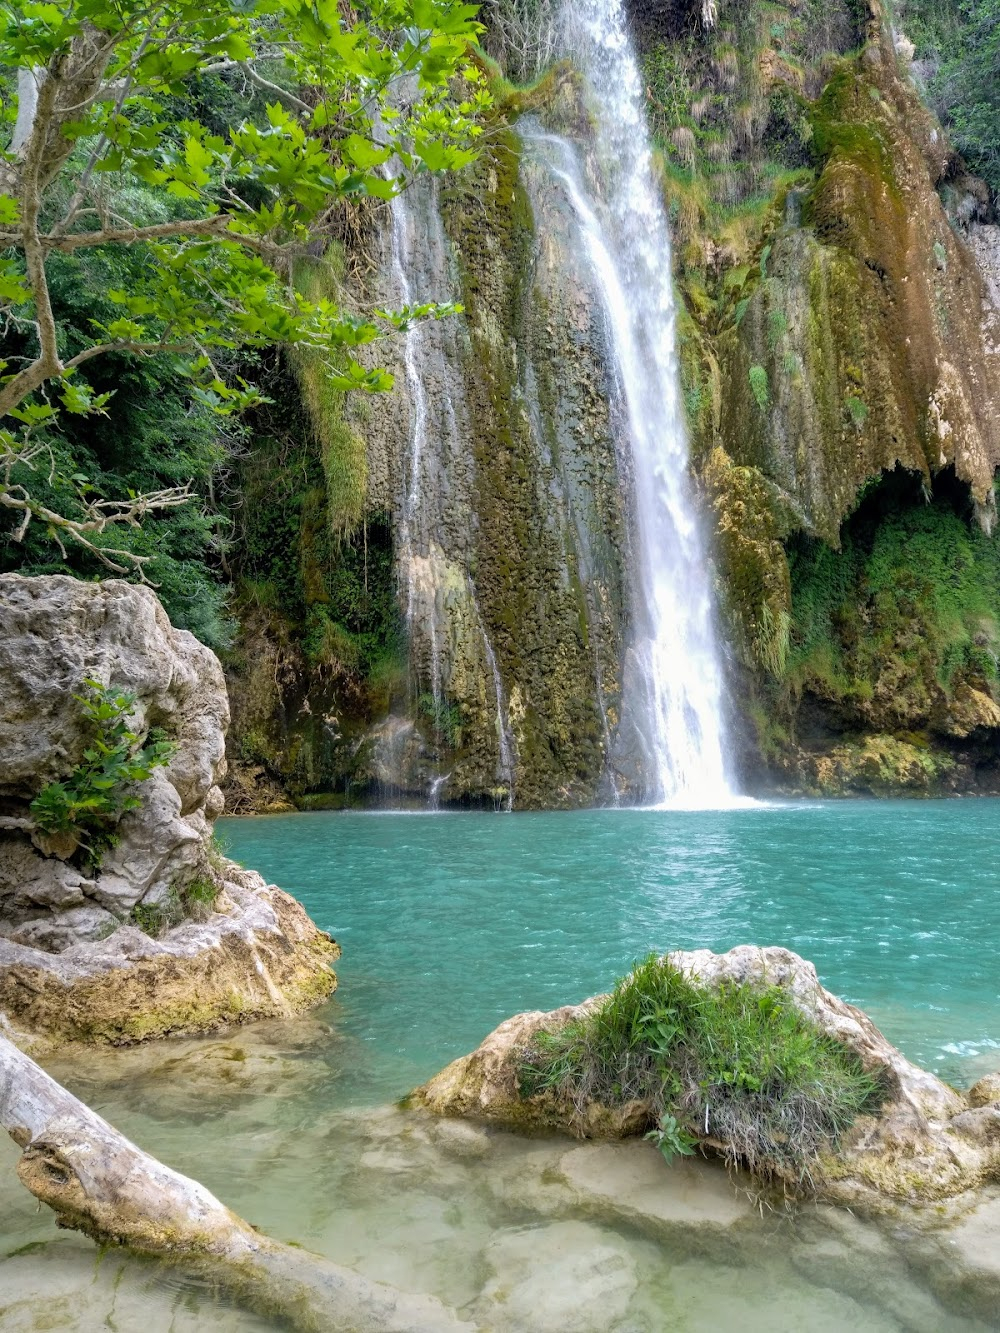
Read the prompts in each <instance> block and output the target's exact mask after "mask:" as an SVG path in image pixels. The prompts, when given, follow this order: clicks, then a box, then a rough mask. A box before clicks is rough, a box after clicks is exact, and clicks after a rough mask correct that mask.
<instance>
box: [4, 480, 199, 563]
mask: <svg viewBox="0 0 1000 1333" xmlns="http://www.w3.org/2000/svg"><path fill="white" fill-rule="evenodd" d="M17 461H18V460H17V459H16V458H15V459H13V460H10V462H12V463H13V462H17ZM20 461H24V460H23V459H22V460H20ZM28 466H30V463H29V464H28ZM194 498H195V497H194V494H193V492H192V490H191V487H190V485H187V486H174V487H170V488H169V489H167V490H162V491H150V492H148V493H147V494H145V495H137V496H135V497H134V498H133V499H130V500H96V501H94V502H93V503H92V504H89V505H87V506H86V508H85V510H84V513H85V514H86V515H87V517H86V518H83V519H74V518H66V517H65V515H63V514H57V513H56V512H55V510H53V509H49V508H47V507H46V506H45V505H43V504H41V503H40V502H39V501H38V500H33V499H32V498H31V496H30V494H29V493H28V491H26V490H25V488H24V487H23V486H9V485H7V486H5V485H3V484H2V483H0V506H3V507H4V508H5V509H14V510H17V511H19V512H20V513H21V514H23V516H24V518H23V521H22V523H21V524H20V526H19V528H18V530H17V532H16V533H15V534H14V535H15V539H16V540H18V541H21V540H23V538H24V535H25V533H26V532H27V530H28V525H29V524H30V523H31V520H32V519H35V518H37V519H38V520H39V521H40V522H42V523H46V524H47V525H48V526H49V527H50V528H51V529H52V535H53V536H54V538H55V540H56V541H57V542H58V544H59V547H60V549H61V550H62V553H63V559H64V560H65V559H66V558H67V553H66V547H65V546H64V545H63V542H62V540H61V537H60V534H61V533H65V535H66V536H67V537H68V538H69V539H70V540H71V541H72V542H74V543H75V544H76V545H77V546H82V547H83V549H84V550H86V551H89V552H90V553H91V555H94V556H96V557H97V559H98V560H99V561H100V562H101V564H102V565H104V566H105V567H106V568H107V569H110V570H112V571H113V572H114V573H116V574H127V573H129V571H130V569H131V570H132V571H133V572H137V573H138V574H139V576H140V578H141V579H142V581H143V582H144V583H145V582H148V580H147V579H146V577H145V574H144V572H143V568H142V567H143V565H145V564H148V563H149V561H150V560H152V559H153V557H152V556H149V555H137V554H136V553H135V552H133V551H126V550H121V549H118V548H116V547H110V546H108V547H100V546H96V545H95V544H94V543H93V542H92V541H91V540H90V538H89V536H88V535H87V534H88V533H93V534H94V535H95V536H97V535H99V534H100V533H102V532H104V531H105V530H106V529H107V528H108V527H110V526H111V525H112V524H116V523H127V524H128V526H129V527H132V528H138V527H140V526H141V524H142V520H143V519H144V518H145V517H146V515H147V514H152V513H158V512H161V511H162V510H164V509H176V508H178V507H179V506H180V505H185V504H188V503H189V502H190V501H191V500H193V499H194ZM112 556H116V557H117V558H118V559H119V560H124V561H126V562H127V563H126V564H124V565H119V564H116V563H115V561H114V560H112V559H111V557H112Z"/></svg>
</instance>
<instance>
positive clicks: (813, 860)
mask: <svg viewBox="0 0 1000 1333" xmlns="http://www.w3.org/2000/svg"><path fill="white" fill-rule="evenodd" d="M998 817H1000V802H995V801H990V800H982V801H966V802H958V801H926V802H913V801H911V802H888V801H881V802H875V801H872V802H866V801H851V802H836V803H833V802H829V803H822V804H819V803H818V804H795V805H793V804H788V805H782V806H763V805H762V806H758V807H751V808H749V809H742V810H725V811H718V812H711V811H709V812H705V811H701V812H684V811H647V810H597V811H593V810H589V811H583V812H579V813H560V814H550V813H546V814H520V815H515V816H512V817H497V816H495V815H491V814H444V815H433V816H430V815H426V816H425V815H400V814H315V815H290V816H270V817H268V818H265V819H249V820H229V821H224V822H223V824H222V825H221V829H222V834H223V839H224V841H227V842H228V843H229V844H230V847H231V853H232V855H233V856H235V857H236V859H237V860H240V861H243V862H244V863H245V864H247V865H249V866H253V867H255V868H256V869H258V870H260V871H261V872H262V873H263V874H264V875H265V876H268V877H270V878H272V879H274V880H276V881H277V882H278V883H280V884H281V885H282V886H283V887H284V888H286V889H288V891H289V892H290V893H293V894H295V895H296V897H298V898H299V899H301V901H302V902H303V903H305V905H306V907H307V908H308V910H309V912H310V913H311V915H312V916H313V918H314V919H315V920H316V921H317V922H318V923H319V924H320V925H321V926H323V927H324V929H327V930H329V931H331V933H332V934H333V935H334V936H335V937H336V938H337V939H338V940H339V942H340V944H341V946H342V948H343V951H344V954H343V958H342V960H341V962H340V964H339V965H338V968H337V971H338V974H339V976H340V978H341V987H342V988H341V991H340V993H339V995H338V997H337V998H336V999H335V1000H334V1002H333V1004H332V1006H331V1015H332V1016H334V1017H335V1021H336V1025H337V1030H338V1033H340V1034H341V1035H342V1036H343V1037H344V1038H346V1039H348V1040H351V1041H355V1042H357V1043H359V1044H360V1046H361V1052H360V1054H359V1058H360V1059H361V1064H360V1066H359V1067H357V1068H355V1069H353V1070H352V1071H351V1073H350V1074H349V1075H347V1076H345V1087H344V1088H343V1090H342V1092H343V1095H344V1096H345V1097H350V1098H351V1099H353V1100H359V1099H360V1100H362V1101H364V1100H371V1101H378V1100H384V1099H385V1098H387V1097H393V1096H398V1095H399V1094H401V1093H403V1092H405V1091H406V1090H407V1088H408V1087H409V1086H411V1085H412V1084H413V1083H415V1082H419V1081H421V1080H423V1079H424V1078H425V1077H427V1076H428V1075H429V1074H431V1073H433V1072H434V1071H435V1070H437V1069H438V1068H440V1067H441V1065H442V1064H444V1063H446V1062H447V1061H448V1060H450V1059H452V1058H454V1057H455V1056H457V1055H461V1054H463V1053H464V1052H465V1051H467V1050H469V1049H470V1048H471V1047H473V1046H475V1045H477V1044H478V1043H479V1042H480V1041H481V1040H482V1038H483V1037H484V1036H485V1035H486V1033H487V1032H489V1031H490V1030H491V1029H492V1028H493V1027H495V1026H496V1024H497V1023H499V1022H500V1021H501V1019H503V1018H506V1017H508V1016H509V1015H510V1014H512V1013H517V1012H519V1011H521V1010H525V1009H552V1008H555V1007H556V1006H557V1005H560V1004H569V1003H572V1002H574V1001H576V1000H580V999H583V998H584V996H587V995H593V994H595V993H598V992H600V991H603V990H606V989H608V988H609V987H610V986H611V985H612V983H613V982H614V980H615V978H616V977H618V976H620V975H621V973H622V972H623V971H625V970H626V969H627V968H628V967H629V966H630V964H631V963H632V962H633V961H634V960H635V959H636V958H640V957H643V956H644V955H645V954H647V953H649V952H650V951H651V950H657V951H660V952H664V951H666V950H668V949H674V948H683V949H691V948H709V949H714V950H717V951H719V950H724V949H729V948H732V946H733V945H736V944H747V943H752V944H762V945H764V944H780V945H784V946H786V947H787V948H790V949H794V950H795V951H796V952H797V953H800V954H802V956H803V957H805V958H809V959H811V960H812V961H813V962H814V963H815V964H816V967H817V969H818V971H819V975H820V978H821V980H822V981H823V982H824V984H825V985H826V986H827V987H828V988H829V989H830V990H833V991H835V992H836V993H838V994H840V995H842V996H844V997H845V998H846V999H849V1000H851V1001H852V1002H853V1003H855V1004H858V1005H860V1006H861V1007H862V1008H864V1009H866V1010H868V1012H870V1013H871V1014H872V1016H873V1017H874V1018H875V1020H876V1022H878V1023H879V1025H880V1026H881V1027H882V1028H883V1030H884V1031H885V1032H886V1034H887V1035H888V1036H889V1037H890V1039H891V1040H892V1041H893V1042H894V1043H895V1044H896V1045H898V1046H899V1047H901V1049H902V1050H903V1051H904V1052H905V1053H906V1054H907V1055H908V1056H909V1057H910V1058H911V1059H913V1060H914V1061H916V1062H917V1063H918V1064H922V1065H924V1066H925V1067H927V1068H930V1069H933V1070H935V1071H936V1072H937V1073H939V1074H940V1075H941V1076H942V1077H945V1078H948V1079H950V1080H952V1081H955V1082H957V1083H960V1084H961V1083H966V1082H969V1081H974V1079H975V1078H976V1077H978V1076H979V1075H980V1074H981V1073H983V1072H986V1071H987V1070H989V1069H993V1068H997V1067H1000V969H998V968H997V967H996V962H995V960H996V950H997V946H998V945H1000V885H998V872H997V864H996V860H997V857H996V853H997V845H998V839H997V820H998Z"/></svg>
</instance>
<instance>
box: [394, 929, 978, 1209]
mask: <svg viewBox="0 0 1000 1333" xmlns="http://www.w3.org/2000/svg"><path fill="white" fill-rule="evenodd" d="M668 957H669V959H670V960H671V962H673V963H674V965H675V966H677V967H679V968H681V969H682V970H683V971H684V972H686V973H687V974H688V975H689V976H690V977H691V978H692V980H694V981H696V982H697V983H698V984H700V985H703V986H705V987H706V988H714V987H718V986H720V985H722V984H724V983H736V984H739V983H744V982H749V983H751V984H754V983H756V984H767V985H769V986H780V987H781V988H782V989H783V990H784V991H785V992H786V993H787V994H788V996H789V997H790V998H791V1000H792V1001H793V1002H794V1003H795V1005H796V1006H797V1007H798V1008H799V1009H800V1010H801V1012H802V1013H804V1014H805V1015H806V1016H807V1017H808V1018H810V1019H811V1020H812V1021H813V1022H814V1023H815V1024H816V1025H817V1026H818V1027H819V1028H820V1029H821V1030H823V1031H824V1032H827V1033H829V1035H830V1036H832V1037H834V1038H835V1039H836V1040H837V1041H839V1042H842V1043H843V1044H844V1045H845V1046H847V1047H848V1048H849V1049H850V1050H852V1051H853V1052H855V1054H857V1055H858V1057H859V1058H860V1060H861V1062H862V1064H863V1065H864V1067H865V1068H866V1069H868V1070H871V1071H878V1072H879V1073H880V1075H881V1078H882V1080H883V1082H884V1085H885V1088H886V1093H887V1095H886V1100H885V1103H884V1105H883V1106H882V1109H881V1111H880V1113H879V1115H878V1116H877V1117H876V1116H867V1117H862V1118H861V1119H859V1121H858V1122H857V1124H856V1125H855V1126H854V1128H853V1129H852V1131H851V1132H850V1134H849V1135H847V1136H846V1137H845V1139H844V1140H843V1141H842V1143H841V1145H840V1147H839V1149H838V1150H837V1152H836V1153H833V1152H831V1153H829V1154H828V1155H827V1156H826V1157H824V1159H823V1160H822V1161H821V1162H820V1163H817V1164H816V1166H815V1167H814V1168H813V1170H812V1175H813V1183H814V1187H815V1189H816V1191H817V1192H818V1193H819V1194H820V1195H821V1196H822V1197H825V1198H828V1199H830V1200H831V1201H834V1202H840V1203H847V1204H850V1205H853V1206H860V1207H864V1208H868V1209H870V1210H872V1211H879V1210H884V1209H885V1208H887V1207H890V1206H892V1205H893V1204H894V1203H895V1202H897V1201H903V1200H905V1201H908V1202H911V1203H917V1204H919V1203H924V1202H927V1201H929V1200H933V1199H942V1198H949V1197H952V1196H956V1195H959V1194H961V1193H963V1192H964V1191H967V1190H970V1189H973V1188H976V1187H978V1186H979V1185H981V1184H982V1183H983V1182H985V1181H988V1180H991V1179H994V1178H996V1177H997V1175H998V1174H1000V1116H998V1113H997V1110H996V1108H995V1107H994V1106H993V1105H988V1104H985V1103H984V1101H982V1100H980V1096H982V1097H985V1093H986V1091H987V1090H989V1091H992V1090H993V1086H992V1084H989V1088H988V1089H984V1090H983V1091H982V1093H981V1094H977V1099H976V1101H975V1102H973V1104H972V1105H971V1106H970V1104H969V1102H967V1101H966V1099H965V1098H963V1097H962V1096H961V1095H960V1094H959V1093H957V1092H956V1091H955V1090H954V1089H953V1088H950V1087H948V1086H947V1085H946V1084H944V1083H942V1082H941V1081H940V1079H938V1078H936V1077H935V1076H934V1075H933V1074H930V1073H927V1072H926V1071H925V1070H922V1069H919V1068H917V1066H915V1065H913V1064H911V1063H910V1061H909V1060H907V1059H906V1057H905V1056H904V1055H902V1054H901V1052H900V1051H898V1050H896V1048H895V1047H894V1046H892V1045H891V1044H890V1043H889V1042H888V1041H887V1040H886V1038H885V1037H884V1036H883V1035H882V1033H881V1032H880V1031H879V1030H878V1028H877V1027H876V1026H875V1024H874V1023H873V1022H872V1021H871V1019H870V1018H868V1016H867V1015H866V1014H864V1013H862V1011H861V1010H860V1009H856V1008H855V1007H854V1006H853V1005H850V1004H847V1003H846V1002H845V1001H843V1000H840V999H838V998H837V997H836V996H835V995H831V994H830V992H829V991H827V990H825V989H824V988H823V986H822V985H821V984H820V982H819V978H818V977H817V975H816V969H815V967H814V966H813V965H812V963H809V962H806V961H805V960H804V959H802V958H800V957H798V955H797V954H794V953H791V952H790V951H789V950H787V949H780V948H765V949H761V948H757V947H756V946H752V945H742V946H740V947H738V948H735V949H731V950H730V951H729V952H728V953H726V954H714V953H711V952H709V951H708V950H707V949H703V950H698V951H696V952H693V953H681V952H678V953H673V954H669V955H668ZM599 999H600V997H596V998H595V999H592V1000H588V1001H585V1002H584V1004H582V1005H576V1006H570V1007H567V1008H563V1009H557V1010H555V1011H554V1012H552V1013H549V1014H543V1013H529V1014H520V1015H517V1016H516V1017H514V1018H511V1019H508V1020H507V1021H506V1022H505V1023H502V1024H501V1025H500V1027H498V1028H497V1029H496V1031H494V1032H492V1033H491V1034H490V1035H489V1036H488V1037H487V1038H486V1040H485V1041H484V1042H483V1044H482V1045H481V1046H480V1047H479V1049H478V1050H476V1051H473V1052H472V1053H471V1054H470V1055H466V1056H463V1057H462V1058H461V1059H459V1060H456V1061H454V1062H453V1063H452V1064H451V1065H449V1066H448V1067H447V1068H446V1069H444V1070H443V1071H442V1072H441V1073H440V1074H438V1075H437V1076H436V1077H435V1078H433V1079H431V1081H430V1082H429V1083H428V1084H426V1085H425V1086H424V1087H422V1088H419V1089H417V1091H416V1092H415V1093H414V1094H413V1096H412V1099H411V1100H412V1102H413V1103H414V1104H416V1105H420V1106H424V1107H426V1108H427V1109H429V1110H431V1111H433V1112H435V1113H436V1114H439V1115H454V1116H469V1117H471V1118H473V1119H479V1120H484V1121H489V1122H492V1123H496V1124H502V1125H506V1126H509V1127H513V1128H523V1129H536V1128H538V1127H546V1128H560V1127H561V1128H562V1129H564V1130H570V1131H572V1132H574V1133H576V1134H578V1135H581V1136H583V1137H593V1138H623V1137H626V1136H628V1135H629V1134H634V1133H636V1132H639V1131H641V1130H644V1129H646V1128H648V1127H649V1124H650V1109H649V1108H648V1107H646V1106H644V1105H642V1104H632V1105H629V1106H625V1107H619V1108H608V1107H604V1106H600V1105H597V1104H592V1105H590V1106H588V1107H587V1108H585V1111H584V1114H583V1116H582V1117H581V1116H579V1115H577V1114H576V1113H575V1111H574V1108H572V1107H570V1106H567V1105H566V1104H564V1103H562V1102H560V1101H559V1100H558V1099H557V1098H556V1097H555V1096H554V1095H553V1094H552V1093H546V1094H542V1095H540V1096H536V1097H532V1098H530V1099H522V1098H521V1096H520V1093H519V1088H518V1074H519V1062H520V1058H521V1053H522V1052H523V1051H524V1050H525V1048H526V1047H527V1046H528V1045H529V1044H530V1042H531V1039H532V1038H533V1036H534V1035H535V1034H536V1033H537V1032H539V1031H541V1030H549V1031H553V1030H556V1029H558V1028H560V1027H562V1026H564V1025H565V1024H566V1023H567V1022H569V1021H570V1020H572V1019H574V1018H578V1017H581V1016H583V1015H585V1014H586V1013H587V1011H588V1009H589V1008H590V1007H591V1006H593V1005H594V1004H595V1003H597V1002H598V1000H599ZM984 1082H988V1081H986V1080H984ZM970 1100H971V1099H970ZM990 1101H992V1098H991V1099H990ZM703 1147H705V1148H706V1149H708V1150H710V1151H722V1152H725V1151H726V1144H725V1143H720V1142H718V1141H716V1140H714V1139H707V1140H705V1142H704V1144H703ZM774 1173H775V1175H776V1176H782V1174H783V1170H782V1168H781V1166H780V1164H775V1166H774ZM797 1184H801V1182H797V1181H792V1180H789V1181H786V1186H787V1187H788V1188H790V1189H792V1190H793V1191H794V1189H795V1188H796V1186H797Z"/></svg>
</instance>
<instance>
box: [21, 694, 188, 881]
mask: <svg viewBox="0 0 1000 1333" xmlns="http://www.w3.org/2000/svg"><path fill="white" fill-rule="evenodd" d="M84 684H85V686H86V689H87V693H86V694H78V695H75V696H74V698H75V699H77V701H78V702H79V704H80V706H81V708H82V710H83V714H84V717H85V718H86V720H87V724H88V731H89V733H90V734H89V741H88V744H87V748H86V749H85V750H84V752H83V762H82V763H81V764H78V765H77V767H76V768H74V769H73V771H72V773H71V774H70V775H69V777H68V778H66V779H65V780H64V781H62V782H50V783H49V785H48V786H47V787H44V788H43V789H42V791H40V792H39V794H38V795H37V796H36V797H35V799H34V800H33V801H32V803H31V817H32V819H33V820H34V821H35V827H36V828H37V829H38V831H39V832H40V833H41V834H43V835H44V836H45V837H46V838H48V839H50V840H51V841H53V842H60V843H61V844H62V846H63V847H65V848H67V851H68V854H72V851H73V850H75V849H76V848H77V847H81V846H82V847H83V848H84V849H85V857H86V860H87V862H88V863H89V864H90V865H92V866H96V865H98V864H99V863H100V859H101V856H102V855H103V853H104V852H105V851H106V850H107V849H108V848H109V847H112V846H114V843H115V841H116V835H115V830H116V829H117V826H118V821H119V820H120V819H121V817H122V815H123V814H124V813H125V812H126V811H127V810H134V809H135V808H136V806H138V805H139V803H140V797H139V795H138V793H137V792H136V790H135V784H136V783H139V782H145V781H146V780H147V779H148V778H149V777H151V776H152V773H153V770H154V769H156V768H160V767H162V766H163V765H164V764H167V763H169V762H170V759H171V757H172V756H173V754H174V753H175V751H176V749H177V747H176V745H175V744H174V743H173V742H172V741H169V740H167V738H166V736H165V734H164V733H163V732H162V731H160V730H158V729H155V728H154V729H153V730H151V731H150V732H149V734H148V735H147V736H146V737H145V740H144V739H143V737H142V735H141V734H140V733H139V732H137V731H133V730H132V726H131V723H130V721H129V719H130V717H131V714H132V710H133V708H134V707H135V695H134V694H131V693H129V692H128V691H119V690H117V689H115V688H113V687H112V686H109V685H102V684H101V682H100V681H97V680H89V679H88V680H86V681H85V682H84Z"/></svg>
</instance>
